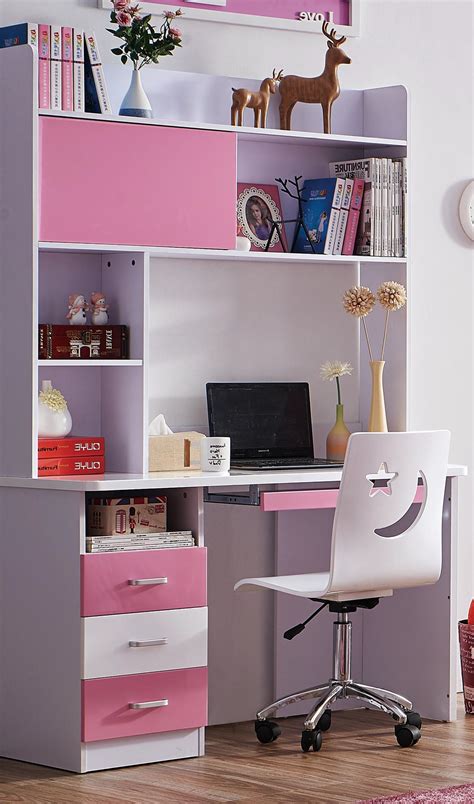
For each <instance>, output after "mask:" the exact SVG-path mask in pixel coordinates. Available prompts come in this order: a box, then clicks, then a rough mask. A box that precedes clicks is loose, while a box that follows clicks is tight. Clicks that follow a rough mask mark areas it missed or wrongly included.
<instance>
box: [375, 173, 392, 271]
mask: <svg viewBox="0 0 474 804" xmlns="http://www.w3.org/2000/svg"><path fill="white" fill-rule="evenodd" d="M389 161H390V160H388V159H387V158H385V157H383V159H379V162H380V175H381V185H382V203H381V212H382V214H381V218H382V221H381V223H382V238H381V244H380V245H381V248H380V254H379V255H378V256H381V257H391V254H390V244H389V226H390V222H391V221H390V217H389V215H390V210H389V195H388V193H389V180H388V173H389V167H388V163H389Z"/></svg>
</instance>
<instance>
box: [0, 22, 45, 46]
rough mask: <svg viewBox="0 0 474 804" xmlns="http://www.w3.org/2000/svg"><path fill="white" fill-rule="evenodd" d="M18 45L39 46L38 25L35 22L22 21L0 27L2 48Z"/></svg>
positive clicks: (0, 44)
mask: <svg viewBox="0 0 474 804" xmlns="http://www.w3.org/2000/svg"><path fill="white" fill-rule="evenodd" d="M16 45H31V46H32V47H35V48H37V47H38V25H37V24H36V23H35V22H20V23H18V25H5V26H4V27H3V28H0V48H3V47H15V46H16Z"/></svg>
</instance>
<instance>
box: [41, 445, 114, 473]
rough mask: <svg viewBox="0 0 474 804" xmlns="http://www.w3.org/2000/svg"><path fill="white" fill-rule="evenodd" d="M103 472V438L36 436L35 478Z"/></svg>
mask: <svg viewBox="0 0 474 804" xmlns="http://www.w3.org/2000/svg"><path fill="white" fill-rule="evenodd" d="M104 471H105V442H104V439H103V438H101V437H98V438H82V437H77V438H76V437H74V436H73V437H67V438H38V477H56V476H58V475H100V474H103V473H104Z"/></svg>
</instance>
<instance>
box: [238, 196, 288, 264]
mask: <svg viewBox="0 0 474 804" xmlns="http://www.w3.org/2000/svg"><path fill="white" fill-rule="evenodd" d="M281 220H282V214H281V202H280V193H279V192H278V187H277V186H276V185H274V184H238V185H237V227H238V228H239V232H240V234H242V235H243V236H244V237H248V239H249V240H250V244H251V245H250V250H251V251H265V247H266V245H267V241H268V237H269V235H270V232H271V229H272V222H273V221H281ZM282 237H283V245H282V243H281V241H280V237H279V234H278V231H277V230H276V229H275V230H274V232H273V235H272V238H271V241H270V245H269V248H268V251H271V252H275V251H287V250H288V248H287V243H286V238H285V230H284V226H282Z"/></svg>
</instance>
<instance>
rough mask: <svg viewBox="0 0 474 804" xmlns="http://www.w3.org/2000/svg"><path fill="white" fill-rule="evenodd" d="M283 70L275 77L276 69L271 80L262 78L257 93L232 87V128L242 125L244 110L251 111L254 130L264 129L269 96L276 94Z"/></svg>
mask: <svg viewBox="0 0 474 804" xmlns="http://www.w3.org/2000/svg"><path fill="white" fill-rule="evenodd" d="M282 76H283V70H280V72H279V73H278V75H277V71H276V69H275V70H273V75H272V77H271V78H264V79H263V81H262V83H261V84H260V89H259V90H258V91H257V92H254V91H252V90H251V89H234V87H232V90H233V92H232V108H231V123H232V125H233V126H237V125H239V126H241V125H243V122H242V121H243V115H244V109H247V108H249V109H253V110H254V116H255V122H254V127H255V128H265V125H266V122H267V112H268V104H269V103H270V95H274V94H275V92H276V88H277V84H278V82H279V81H281V79H282Z"/></svg>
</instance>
